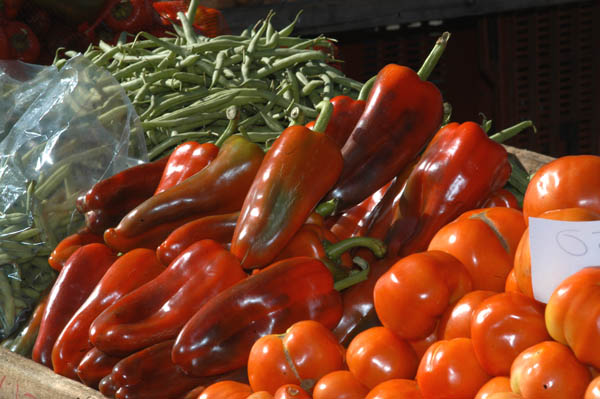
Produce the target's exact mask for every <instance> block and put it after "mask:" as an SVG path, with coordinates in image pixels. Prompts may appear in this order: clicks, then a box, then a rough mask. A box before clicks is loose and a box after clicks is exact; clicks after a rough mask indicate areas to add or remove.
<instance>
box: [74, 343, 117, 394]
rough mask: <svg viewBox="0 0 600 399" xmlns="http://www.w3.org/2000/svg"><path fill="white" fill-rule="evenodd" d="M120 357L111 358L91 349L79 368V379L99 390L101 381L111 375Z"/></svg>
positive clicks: (95, 349) (84, 356)
mask: <svg viewBox="0 0 600 399" xmlns="http://www.w3.org/2000/svg"><path fill="white" fill-rule="evenodd" d="M120 360H121V358H120V357H116V356H110V355H107V354H106V353H104V352H102V351H101V350H99V349H98V348H92V349H90V350H89V351H88V352H87V353H86V354H85V355H83V358H82V359H81V362H79V365H78V366H77V377H79V380H80V381H81V382H83V383H84V384H85V385H87V386H88V387H92V388H95V389H98V384H99V383H100V380H102V379H103V378H104V377H106V376H107V375H109V374H110V373H111V372H112V369H113V367H114V365H115V364H117V363H118V362H119V361H120Z"/></svg>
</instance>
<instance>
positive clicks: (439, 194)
mask: <svg viewBox="0 0 600 399" xmlns="http://www.w3.org/2000/svg"><path fill="white" fill-rule="evenodd" d="M510 171H511V167H510V164H509V162H508V157H507V152H506V150H505V149H504V147H502V145H500V144H498V143H496V142H495V141H493V140H490V139H489V138H488V136H487V135H486V134H485V132H484V131H483V130H482V129H481V126H479V125H478V124H477V123H474V122H465V123H463V124H458V123H456V122H453V123H450V124H448V125H446V126H444V127H443V128H442V129H440V130H439V132H438V133H437V134H436V137H435V138H434V142H433V144H432V145H431V146H429V147H428V148H427V150H426V151H425V152H424V153H423V155H422V156H421V159H420V161H419V162H418V163H417V165H416V166H415V168H414V169H413V170H412V172H411V174H410V175H409V177H408V179H407V181H406V187H405V188H404V190H403V191H402V194H401V195H400V198H399V200H398V206H397V207H396V209H395V214H394V220H393V222H392V225H391V227H390V229H389V231H388V233H387V237H386V242H387V243H388V245H389V250H390V254H391V255H392V256H396V255H398V256H406V255H409V254H412V253H415V252H421V251H424V250H425V249H427V246H428V244H429V241H430V240H431V238H432V237H433V235H434V234H435V233H436V232H437V231H438V230H439V229H440V228H441V227H442V226H444V225H446V224H448V223H449V222H451V221H452V220H454V219H456V218H457V217H458V216H460V214H462V213H464V212H466V211H468V210H471V209H474V208H478V207H480V205H481V204H482V203H483V201H485V199H486V198H487V197H488V196H489V195H490V193H492V192H494V191H495V190H498V189H499V188H500V187H502V186H504V184H505V183H506V182H507V181H508V177H509V176H510Z"/></svg>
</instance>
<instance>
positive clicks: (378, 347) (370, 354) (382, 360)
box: [346, 327, 418, 389]
mask: <svg viewBox="0 0 600 399" xmlns="http://www.w3.org/2000/svg"><path fill="white" fill-rule="evenodd" d="M346 363H347V364H348V369H350V371H351V372H352V374H354V376H355V377H356V379H357V380H358V381H360V382H361V383H362V384H363V385H365V386H366V387H367V388H369V389H371V388H373V387H374V386H375V385H377V384H379V383H381V382H383V381H386V380H391V379H393V378H409V379H410V378H413V377H414V376H415V372H416V371H417V364H418V359H417V355H416V354H415V351H414V350H413V348H412V347H411V346H410V345H409V344H408V343H407V342H406V341H404V340H402V339H400V338H398V337H397V336H396V335H395V334H394V333H393V332H392V331H391V330H389V329H388V328H385V327H372V328H369V329H368V330H365V331H363V332H361V333H360V334H358V335H357V336H356V337H354V339H353V340H352V341H351V342H350V345H348V350H347V352H346Z"/></svg>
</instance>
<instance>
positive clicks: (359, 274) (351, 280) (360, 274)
mask: <svg viewBox="0 0 600 399" xmlns="http://www.w3.org/2000/svg"><path fill="white" fill-rule="evenodd" d="M370 272H371V267H370V266H369V265H368V264H367V265H366V267H365V268H363V269H362V270H360V271H356V272H354V273H350V275H349V276H348V277H345V278H343V279H341V280H338V281H336V282H335V283H334V284H333V288H334V289H335V290H336V291H338V292H339V291H342V290H345V289H346V288H348V287H351V286H353V285H356V284H358V283H360V282H362V281H365V280H366V279H368V278H369V273H370Z"/></svg>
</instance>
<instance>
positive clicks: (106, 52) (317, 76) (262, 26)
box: [55, 12, 363, 160]
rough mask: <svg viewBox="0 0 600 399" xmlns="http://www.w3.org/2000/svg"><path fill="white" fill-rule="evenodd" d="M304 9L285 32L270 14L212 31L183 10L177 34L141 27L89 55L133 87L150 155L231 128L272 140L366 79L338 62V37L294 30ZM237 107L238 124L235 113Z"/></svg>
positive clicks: (260, 139)
mask: <svg viewBox="0 0 600 399" xmlns="http://www.w3.org/2000/svg"><path fill="white" fill-rule="evenodd" d="M188 13H189V12H188ZM298 16H299V15H298ZM298 16H296V19H295V20H294V21H293V22H291V23H290V25H288V26H286V27H285V28H283V29H281V30H279V31H278V30H276V29H275V28H274V27H273V25H272V24H271V18H272V13H269V15H267V17H266V18H265V19H264V20H263V21H259V22H258V23H257V24H256V25H255V26H254V27H253V28H249V29H246V30H245V31H244V32H243V33H241V34H240V35H223V36H218V37H215V38H207V37H203V36H199V35H197V34H196V33H195V32H194V31H193V29H192V28H191V25H190V24H189V22H188V20H187V17H186V16H185V14H183V13H180V14H179V18H180V20H181V21H182V26H179V25H174V26H173V28H174V29H175V33H174V34H173V37H163V38H157V37H154V36H153V35H151V34H149V33H146V32H140V33H139V34H138V35H137V36H136V37H135V39H134V40H133V41H131V42H126V40H125V39H126V37H125V36H124V35H122V36H121V38H120V40H119V41H118V43H117V44H116V45H114V46H112V45H109V44H107V43H104V42H100V43H99V45H98V46H91V47H89V48H88V50H87V51H86V52H85V53H84V54H83V55H84V56H85V57H87V58H88V59H90V60H91V61H92V62H93V63H94V64H96V65H98V66H102V67H104V68H106V69H108V70H109V71H110V72H111V73H112V75H113V76H114V77H115V78H116V79H117V81H119V83H120V84H121V86H122V87H123V88H124V89H125V92H126V93H127V95H128V96H129V98H130V99H131V101H132V103H133V105H134V107H135V109H136V111H137V112H138V114H139V116H140V119H141V124H142V127H143V128H144V132H145V137H146V142H147V143H146V144H147V146H148V151H149V158H150V160H153V159H156V158H158V157H160V156H164V155H166V154H167V153H168V152H169V151H171V150H172V149H173V148H174V147H175V146H176V145H178V144H180V143H181V142H183V141H187V140H194V141H198V142H215V141H217V140H218V139H219V137H220V136H221V135H223V134H224V133H225V132H226V131H227V133H225V134H230V133H231V130H234V131H235V132H240V133H241V134H244V135H246V136H247V137H249V138H250V139H251V140H252V141H254V142H257V143H259V144H261V145H263V146H264V147H268V146H269V143H270V142H272V140H274V139H275V138H277V137H278V136H279V134H280V133H281V132H282V131H283V130H284V129H285V128H286V127H287V126H289V125H291V124H297V123H303V122H305V121H306V122H308V120H310V119H314V118H316V116H317V115H318V111H317V110H316V108H315V107H316V105H317V104H318V103H319V102H321V101H322V100H324V99H328V98H332V97H334V96H336V95H341V94H343V95H348V96H350V97H353V98H356V97H357V96H358V94H359V92H360V89H361V88H362V86H363V85H362V83H360V82H358V81H355V80H353V79H350V78H348V77H346V76H345V75H344V74H343V73H342V72H341V71H340V70H339V69H337V68H335V67H333V66H331V65H330V64H332V63H335V62H337V60H335V59H334V58H333V56H332V55H331V54H330V53H331V51H328V50H331V49H332V39H328V38H326V37H324V36H319V37H316V38H300V37H294V36H292V35H291V34H292V31H293V29H294V26H295V25H296V23H297V21H298ZM317 47H318V48H320V49H324V50H317V49H315V48H317ZM66 55H67V56H68V57H73V56H76V55H77V54H76V53H75V52H66ZM65 62H66V59H59V60H56V61H55V65H57V66H58V67H60V66H62V65H63V64H64V63H65ZM231 106H235V107H236V111H237V113H236V117H235V118H234V119H233V121H234V122H235V126H232V123H231V122H232V119H231V118H228V116H227V109H228V108H229V107H231Z"/></svg>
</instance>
